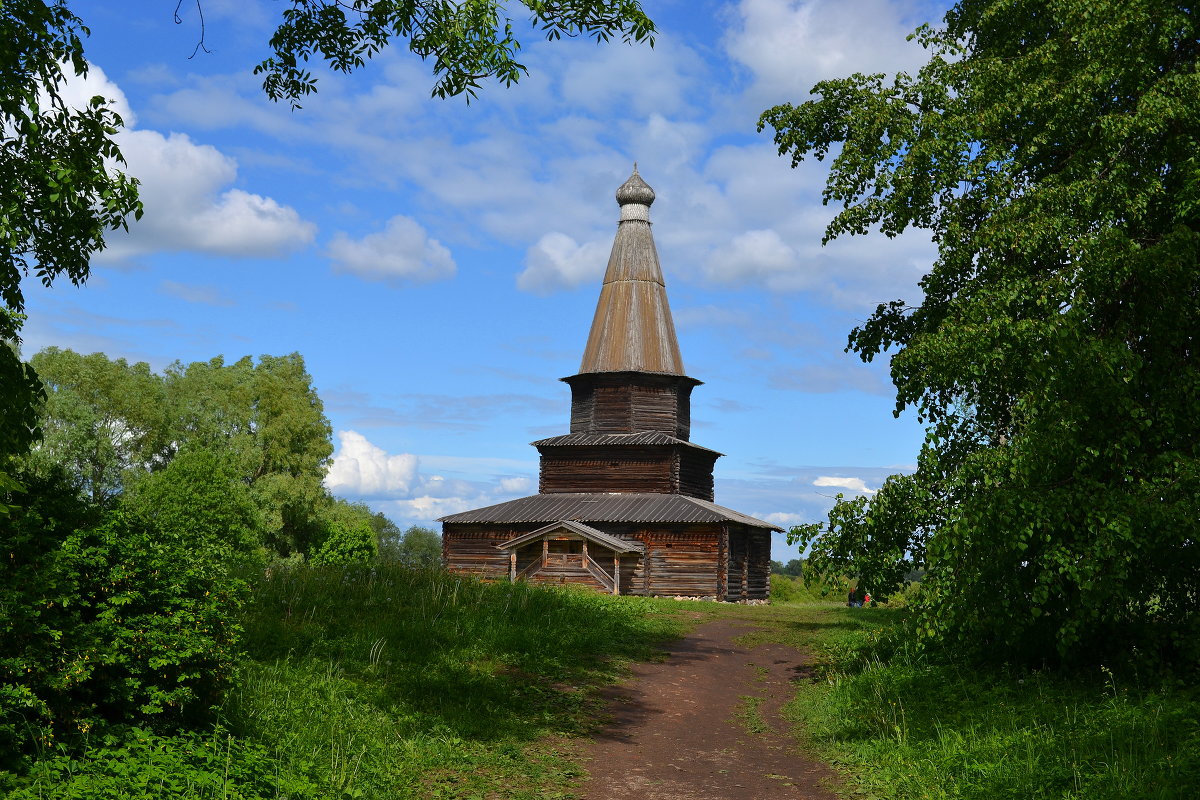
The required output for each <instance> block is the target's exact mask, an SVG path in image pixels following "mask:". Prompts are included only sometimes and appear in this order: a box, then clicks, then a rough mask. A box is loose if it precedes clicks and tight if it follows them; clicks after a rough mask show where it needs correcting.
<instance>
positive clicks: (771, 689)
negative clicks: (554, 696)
mask: <svg viewBox="0 0 1200 800" xmlns="http://www.w3.org/2000/svg"><path fill="white" fill-rule="evenodd" d="M753 628H754V625H753V624H751V623H748V622H744V621H741V620H729V619H725V620H717V621H713V622H708V623H706V624H704V625H701V626H700V627H699V628H697V629H696V630H695V631H693V632H692V633H691V634H690V635H688V636H687V637H685V638H684V639H682V640H680V641H679V642H677V643H675V644H674V645H673V646H672V647H671V649H670V656H669V658H667V660H666V661H664V662H661V663H652V664H640V665H638V666H637V667H636V668H635V669H634V671H633V676H632V677H631V678H630V679H629V680H627V681H625V682H624V683H622V684H620V685H618V686H615V687H613V688H611V689H609V690H608V691H607V693H606V698H607V701H608V704H607V713H608V715H609V717H610V718H611V719H610V721H609V722H608V724H607V725H606V726H605V727H604V728H603V730H602V731H600V733H599V734H598V735H597V736H596V737H595V741H594V743H593V744H592V745H591V746H590V747H589V748H587V751H586V755H587V756H589V757H590V759H591V760H590V762H588V763H587V768H588V771H589V773H590V778H589V780H588V782H587V784H586V785H585V786H584V787H583V796H584V797H585V798H587V800H627V799H628V800H635V798H636V800H701V799H702V800H787V799H789V798H804V800H835V798H836V795H834V794H833V793H832V792H831V791H830V790H829V789H828V788H827V787H828V785H829V784H830V782H831V781H832V779H833V776H834V773H833V772H832V770H830V768H829V767H827V766H825V765H823V764H821V763H819V762H816V761H813V760H812V759H810V758H807V757H806V756H804V755H803V754H802V753H800V752H799V751H798V750H797V749H796V747H795V744H794V741H793V740H792V739H791V738H790V737H788V736H787V735H786V730H787V726H786V723H785V722H784V721H783V720H782V719H781V718H780V716H779V711H780V709H781V708H782V706H783V704H784V703H785V702H787V700H789V699H790V697H791V694H792V692H791V683H792V681H793V680H795V679H796V678H797V677H798V676H799V675H800V674H801V673H802V672H803V670H804V664H805V660H804V656H803V655H802V654H800V653H799V652H797V651H796V650H794V649H792V648H790V647H786V646H784V645H780V644H763V645H758V646H755V647H753V648H744V647H739V646H738V645H736V644H735V643H734V641H733V640H734V639H735V638H736V637H738V636H739V635H741V634H744V633H746V632H747V631H750V630H752V629H753Z"/></svg>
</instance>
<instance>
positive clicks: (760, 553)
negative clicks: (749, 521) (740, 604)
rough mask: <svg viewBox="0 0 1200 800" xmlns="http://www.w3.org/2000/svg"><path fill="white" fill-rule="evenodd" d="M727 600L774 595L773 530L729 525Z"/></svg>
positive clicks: (756, 598)
mask: <svg viewBox="0 0 1200 800" xmlns="http://www.w3.org/2000/svg"><path fill="white" fill-rule="evenodd" d="M726 574H727V580H726V584H727V588H726V599H727V600H766V599H767V598H769V597H770V596H771V532H770V531H767V530H763V529H762V528H750V527H747V526H745V525H730V526H729V560H728V562H727V571H726Z"/></svg>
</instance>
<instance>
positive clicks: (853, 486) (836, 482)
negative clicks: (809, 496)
mask: <svg viewBox="0 0 1200 800" xmlns="http://www.w3.org/2000/svg"><path fill="white" fill-rule="evenodd" d="M813 486H831V487H834V488H836V489H846V490H848V491H851V492H858V493H859V494H875V491H876V490H875V489H870V488H868V487H867V484H866V483H864V482H863V479H862V478H844V477H840V476H836V475H821V476H820V477H818V478H817V479H816V480H815V481H813Z"/></svg>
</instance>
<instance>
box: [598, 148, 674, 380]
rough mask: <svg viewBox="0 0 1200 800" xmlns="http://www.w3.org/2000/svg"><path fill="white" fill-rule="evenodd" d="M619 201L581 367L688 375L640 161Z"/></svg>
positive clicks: (651, 198)
mask: <svg viewBox="0 0 1200 800" xmlns="http://www.w3.org/2000/svg"><path fill="white" fill-rule="evenodd" d="M617 202H618V203H619V204H620V206H621V221H620V222H619V223H618V224H617V236H616V238H615V239H614V240H613V247H612V253H611V254H610V255H609V257H608V270H607V271H606V272H605V274H604V284H603V286H601V288H600V300H599V302H598V303H597V304H596V315H595V317H593V319H592V329H591V333H590V334H589V335H588V340H587V346H586V347H585V348H584V351H583V361H582V363H581V364H580V367H579V371H580V373H588V372H626V371H633V372H658V373H663V374H667V375H683V374H684V372H683V358H682V357H681V356H680V354H679V341H678V340H677V339H676V337H675V323H674V322H673V321H672V319H671V308H670V306H669V305H668V304H667V290H666V284H665V283H664V282H663V276H662V267H661V266H659V263H658V251H657V250H656V249H655V247H654V237H653V236H652V235H651V233H650V204H651V203H653V202H654V190H653V189H651V188H650V187H649V186H648V185H647V184H646V182H645V181H644V180H642V176H641V175H638V171H637V165H636V164H634V166H633V174H632V175H631V176H629V180H627V181H625V183H623V184H622V185H621V188H619V189H617Z"/></svg>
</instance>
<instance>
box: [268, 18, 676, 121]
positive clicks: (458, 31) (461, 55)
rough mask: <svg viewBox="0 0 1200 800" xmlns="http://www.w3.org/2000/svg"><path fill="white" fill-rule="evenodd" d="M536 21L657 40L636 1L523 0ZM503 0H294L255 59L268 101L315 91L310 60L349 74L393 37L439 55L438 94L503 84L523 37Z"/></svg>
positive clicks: (547, 30)
mask: <svg viewBox="0 0 1200 800" xmlns="http://www.w3.org/2000/svg"><path fill="white" fill-rule="evenodd" d="M521 5H522V6H524V7H525V9H526V10H527V12H528V14H529V22H530V26H531V27H533V28H536V29H540V30H541V31H542V33H543V34H544V35H545V37H546V38H547V39H548V40H551V41H554V40H557V39H560V38H562V37H563V36H567V37H576V36H588V37H590V38H593V39H595V40H596V41H608V40H609V39H611V38H612V37H613V36H615V35H619V36H620V38H621V40H622V41H624V42H643V41H645V42H648V43H649V44H650V45H651V46H653V44H654V33H655V28H654V23H653V22H652V21H651V20H650V18H649V17H647V16H646V14H645V12H644V11H643V10H642V6H641V3H640V2H638V0H559V1H558V2H545V1H544V0H521ZM507 12H508V4H505V3H502V2H500V0H462V1H461V2H449V0H349V2H346V1H345V0H291V8H288V9H286V10H284V11H283V21H282V22H281V23H280V25H279V27H278V29H277V30H276V31H275V35H274V36H272V37H271V41H270V46H271V48H272V50H273V51H274V54H273V55H272V56H271V57H270V58H268V59H266V60H265V61H263V62H262V63H261V64H259V65H258V66H257V67H255V69H254V72H255V74H256V75H259V74H261V75H263V76H264V78H263V89H264V90H265V91H266V93H267V96H268V97H270V98H271V99H272V100H277V101H278V100H287V101H288V102H289V103H290V104H291V105H292V107H293V108H299V107H300V105H299V103H300V100H301V98H303V97H305V96H306V95H309V94H312V93H313V92H315V91H316V85H317V79H316V78H315V77H314V76H313V74H312V72H310V71H309V69H308V67H307V64H308V62H309V61H310V60H312V59H314V58H316V57H318V56H319V57H321V58H323V59H324V60H325V61H326V62H327V64H328V66H329V67H330V68H331V69H334V70H337V71H339V72H345V73H349V72H352V71H354V70H356V69H359V68H360V67H362V66H364V65H365V64H366V62H367V60H369V59H371V58H373V57H374V56H375V55H377V54H378V53H379V52H380V51H382V50H383V49H384V48H385V47H387V46H388V44H389V43H390V42H391V41H392V39H393V38H397V39H407V40H408V49H409V50H411V51H412V52H413V53H416V54H417V55H419V56H420V57H421V58H422V59H430V58H432V59H433V74H434V76H435V78H436V81H435V83H434V85H433V91H432V94H433V95H434V96H435V97H441V98H445V97H453V96H456V95H460V94H466V95H467V97H468V99H469V98H473V97H475V96H476V94H477V91H478V89H479V87H480V82H481V81H483V80H485V79H487V78H495V79H496V80H498V81H500V82H501V83H502V84H504V85H505V86H510V85H512V84H513V83H516V82H517V81H518V80H520V78H521V75H522V74H523V73H526V72H527V71H528V70H526V68H525V65H524V64H522V63H521V62H520V61H518V60H517V57H518V53H519V51H520V50H521V42H520V41H519V40H518V39H517V37H516V35H515V33H514V30H513V20H512V19H511V18H509V16H508V15H507Z"/></svg>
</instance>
